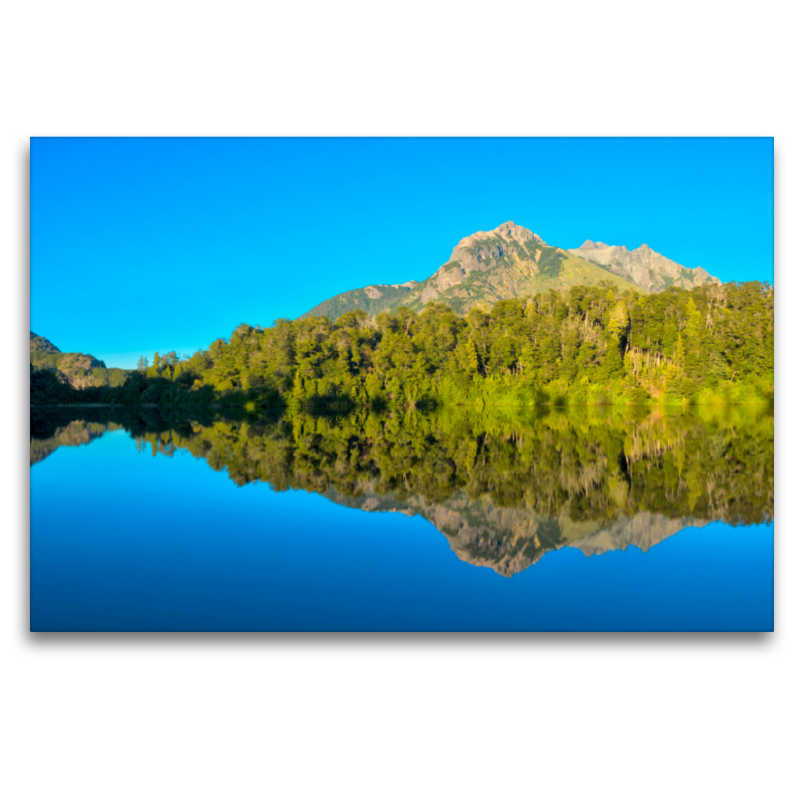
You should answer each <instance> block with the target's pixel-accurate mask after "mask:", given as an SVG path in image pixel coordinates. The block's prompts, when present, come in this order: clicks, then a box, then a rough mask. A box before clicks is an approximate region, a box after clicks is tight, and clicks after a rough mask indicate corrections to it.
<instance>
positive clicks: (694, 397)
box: [31, 282, 774, 412]
mask: <svg viewBox="0 0 800 800" xmlns="http://www.w3.org/2000/svg"><path fill="white" fill-rule="evenodd" d="M773 359H774V288H773V287H772V286H771V285H770V284H766V283H759V282H748V283H728V284H723V285H706V286H701V287H696V288H694V289H692V290H683V289H676V288H671V289H668V290H667V291H665V292H662V293H660V294H649V295H648V294H644V295H643V294H639V293H635V292H632V291H627V290H626V291H620V290H617V289H614V287H613V286H612V285H611V284H603V285H601V286H599V287H589V286H574V287H572V288H571V289H569V290H568V291H567V292H564V293H561V294H559V293H557V292H555V291H550V292H548V293H546V294H538V295H536V296H535V297H525V298H516V299H512V300H501V301H499V302H496V303H495V304H494V305H493V306H492V307H491V308H488V309H482V308H473V309H471V310H470V311H469V312H468V313H467V314H466V315H465V316H459V315H458V314H456V313H455V311H453V309H452V308H450V307H449V306H447V305H444V304H436V303H432V304H429V305H428V306H426V307H425V308H424V310H422V311H421V312H419V313H415V312H414V311H411V310H410V309H407V308H405V307H401V308H399V309H398V310H397V311H395V312H392V313H382V314H379V315H378V316H377V317H375V318H374V319H373V318H370V317H369V316H368V315H367V314H366V313H364V312H361V311H354V312H349V313H347V314H345V315H344V316H342V317H340V318H339V319H338V320H337V321H336V322H335V323H333V322H331V320H329V319H328V318H327V317H308V318H305V319H301V320H294V321H292V320H289V319H279V320H277V321H276V322H275V323H274V324H273V325H271V326H268V327H259V326H250V325H245V324H242V325H239V326H238V327H237V328H236V329H235V330H234V331H233V332H232V333H231V335H230V337H229V338H227V339H217V340H216V341H215V342H213V343H212V344H211V345H210V346H209V347H208V349H206V350H199V351H198V352H196V353H194V354H193V355H191V356H181V355H179V354H177V353H175V352H168V353H165V354H159V353H155V354H154V355H153V357H152V360H150V359H149V358H145V357H144V356H142V357H141V358H140V359H139V365H138V369H137V370H136V371H134V372H133V373H132V374H131V375H129V376H128V378H127V380H126V381H125V382H124V384H123V385H121V386H103V387H92V388H87V389H82V390H79V389H73V388H71V387H69V386H67V385H65V384H63V383H61V382H60V381H58V379H57V377H56V376H55V375H54V374H53V373H51V372H48V371H47V370H36V369H34V367H33V365H32V366H31V402H32V403H33V404H48V403H112V404H119V405H151V404H155V405H164V406H170V407H176V408H192V407H199V406H206V407H209V406H210V407H240V408H242V409H246V410H247V411H250V412H257V411H261V410H264V409H268V408H272V409H276V408H277V409H279V408H291V409H295V410H307V411H316V412H331V411H337V412H341V411H344V410H347V409H352V408H357V407H364V406H368V407H372V408H384V407H393V408H397V407H411V408H420V409H423V408H435V407H438V406H446V405H451V404H461V405H469V406H476V407H478V408H480V407H483V406H485V405H492V406H495V405H509V406H537V405H555V406H557V405H604V404H623V405H647V404H654V403H658V404H680V405H685V404H700V405H702V404H758V403H769V402H771V401H772V399H773V396H774V360H773Z"/></svg>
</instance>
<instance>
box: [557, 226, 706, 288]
mask: <svg viewBox="0 0 800 800" xmlns="http://www.w3.org/2000/svg"><path fill="white" fill-rule="evenodd" d="M569 252H570V253H572V254H573V255H576V256H579V257H580V258H583V259H586V260H587V261H592V262H594V263H595V264H599V265H600V266H602V267H605V268H606V269H607V270H608V271H609V272H612V273H613V274H614V275H618V276H619V277H620V278H624V279H626V280H629V281H631V282H633V283H635V284H636V285H637V286H639V287H640V288H642V289H644V291H646V292H650V293H653V292H663V291H664V290H665V289H669V288H670V287H671V286H675V287H677V288H678V289H692V288H693V287H695V286H703V285H704V284H707V283H715V284H719V283H720V280H719V278H715V277H714V276H713V275H709V273H708V272H706V271H705V270H704V269H703V268H702V267H695V268H694V269H688V268H687V267H684V266H682V265H681V264H677V263H676V262H674V261H670V260H669V259H668V258H666V257H664V256H662V255H661V253H657V252H656V251H655V250H652V249H650V248H649V247H648V246H647V245H646V244H643V245H642V246H641V247H637V248H636V249H635V250H628V248H627V247H625V245H620V246H617V245H608V244H604V243H603V242H593V241H591V240H590V239H587V240H586V241H585V242H584V243H583V244H582V245H581V246H580V247H577V248H574V249H572V250H570V251H569Z"/></svg>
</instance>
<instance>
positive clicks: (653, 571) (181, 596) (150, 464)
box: [31, 429, 773, 631]
mask: <svg viewBox="0 0 800 800" xmlns="http://www.w3.org/2000/svg"><path fill="white" fill-rule="evenodd" d="M190 449H191V448H189V449H186V448H183V449H182V448H180V447H177V448H174V449H172V450H171V452H170V454H169V456H167V455H165V454H163V453H159V454H158V455H155V456H154V455H153V445H152V444H151V443H143V442H142V441H141V440H139V441H135V440H134V438H132V436H131V434H130V433H129V432H128V431H126V430H124V429H118V430H108V431H107V432H105V433H103V434H102V435H100V436H97V437H96V438H94V439H93V440H92V441H91V442H90V443H88V444H86V445H83V446H60V447H57V448H56V449H55V450H54V451H53V452H51V453H50V454H49V455H47V457H45V458H44V459H43V460H41V461H38V462H37V463H35V464H33V465H32V467H31V629H32V630H34V631H327V630H344V631H362V630H382V631H383V630H404V631H409V630H410V631H427V630H434V631H438V630H447V631H472V630H476V631H507V630H510V631H514V630H535V631H573V630H576V631H595V630H598V631H606V630H613V631H627V630H652V631H676V630H678V631H690V630H691V631H694V630H699V631H769V630H772V628H773V524H772V522H771V521H770V522H765V523H762V524H739V525H731V524H726V523H725V522H721V521H714V520H711V521H708V520H701V521H699V522H698V524H699V525H701V527H693V526H686V527H680V523H679V525H678V526H677V527H678V530H676V532H674V533H673V532H668V533H667V534H665V535H663V536H662V538H661V539H660V540H659V541H657V542H655V543H653V544H652V545H651V546H649V547H648V548H647V549H646V552H643V550H642V549H640V548H639V547H637V546H636V545H635V544H629V545H628V546H626V547H625V549H621V548H618V547H615V546H613V547H611V548H607V549H605V551H603V552H596V553H595V554H592V555H586V554H585V552H584V551H583V550H581V549H578V547H575V546H557V547H554V548H553V549H551V550H549V551H548V552H544V554H543V555H539V556H536V557H534V558H533V563H530V564H529V565H527V566H525V564H524V563H523V564H519V563H518V564H517V566H516V567H515V566H513V565H512V566H511V567H507V568H504V569H505V572H506V573H507V574H501V572H502V570H500V571H498V569H500V568H498V569H495V568H492V566H491V565H489V566H486V565H481V564H480V563H474V562H480V558H481V557H482V556H481V557H478V556H475V557H474V558H472V561H470V560H469V557H467V556H464V554H463V553H462V555H461V556H459V555H457V554H456V552H455V549H454V547H455V546H453V547H451V543H450V540H449V536H450V535H452V531H451V532H450V533H443V532H440V531H439V530H437V528H436V527H435V526H434V524H433V523H432V522H431V521H429V520H428V519H425V518H424V517H423V516H422V515H420V514H416V515H412V512H411V511H408V510H406V513H391V512H389V511H380V510H369V509H367V510H364V509H362V508H351V507H347V506H346V505H343V504H341V503H339V502H335V498H334V499H331V498H330V497H325V496H322V495H320V494H317V493H314V492H310V491H306V490H302V489H291V488H290V489H286V490H284V491H275V490H274V489H273V488H272V487H271V486H270V485H269V483H267V482H263V481H255V482H250V483H245V485H237V484H236V483H235V482H234V481H233V480H231V477H230V476H229V471H230V468H229V467H226V466H220V465H216V469H212V468H211V467H210V462H209V461H207V460H206V459H204V458H200V457H197V456H195V455H192V453H191V452H190V451H189V450H190ZM623 460H624V459H623ZM615 469H617V465H616V464H615ZM622 469H624V464H623V467H622ZM685 470H686V468H685V467H684V468H683V473H684V474H685ZM665 480H666V481H667V482H669V480H671V478H669V476H667V479H665ZM608 485H609V486H611V489H609V490H608V491H609V492H612V493H613V492H614V491H617V490H616V489H614V487H615V486H616V485H617V484H615V483H613V482H611V483H608ZM698 491H700V489H698ZM665 493H667V494H668V492H667V490H666V489H665ZM479 502H482V503H483V506H482V508H483V509H484V511H485V510H486V503H485V501H479ZM620 502H622V501H620ZM470 509H471V510H470V513H471V514H473V517H470V518H471V519H473V518H474V512H475V508H474V507H472V506H470ZM489 511H491V512H492V513H494V512H493V511H492V509H489ZM433 513H434V512H430V513H428V512H426V514H427V516H428V517H429V518H431V517H432V515H433ZM481 513H484V512H481ZM487 513H488V512H487ZM707 516H710V515H707ZM768 518H769V519H770V520H771V509H769V515H768ZM647 519H650V518H649V517H648V518H647ZM659 519H660V517H659ZM473 521H474V519H473ZM623 522H624V520H623ZM448 524H450V523H448ZM474 524H479V523H477V522H476V523H474ZM480 524H483V523H480ZM498 524H503V523H498ZM515 524H516V523H515ZM593 524H594V527H595V528H597V524H596V523H593ZM601 527H602V526H601ZM673 527H676V526H675V525H674V524H673ZM640 528H641V525H640ZM543 530H545V528H544V527H541V528H540V531H543ZM645 532H646V531H645ZM537 541H538V540H537ZM509 547H511V545H509ZM512 549H513V548H512ZM584 549H586V548H584ZM595 549H597V548H595ZM600 549H601V550H602V548H600ZM531 552H532V551H531ZM518 558H519V557H518Z"/></svg>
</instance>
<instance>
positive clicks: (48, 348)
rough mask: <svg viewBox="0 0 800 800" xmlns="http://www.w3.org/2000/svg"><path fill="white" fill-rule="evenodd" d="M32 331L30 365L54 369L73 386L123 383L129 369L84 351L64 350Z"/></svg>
mask: <svg viewBox="0 0 800 800" xmlns="http://www.w3.org/2000/svg"><path fill="white" fill-rule="evenodd" d="M30 334H31V368H32V369H35V370H49V371H50V372H54V373H55V374H56V377H57V378H58V379H59V380H60V381H61V382H62V383H67V384H69V385H70V386H72V388H73V389H86V388H88V387H91V386H121V385H122V384H123V383H124V382H125V378H126V377H127V376H128V374H129V370H125V369H116V368H114V367H112V368H110V369H108V368H107V367H106V365H105V362H103V361H100V360H99V359H97V358H95V357H94V356H92V355H85V354H84V353H62V352H61V350H59V349H58V347H56V346H55V345H54V344H53V343H52V342H51V341H49V340H48V339H45V338H44V336H38V335H37V334H35V333H34V332H33V331H31V332H30Z"/></svg>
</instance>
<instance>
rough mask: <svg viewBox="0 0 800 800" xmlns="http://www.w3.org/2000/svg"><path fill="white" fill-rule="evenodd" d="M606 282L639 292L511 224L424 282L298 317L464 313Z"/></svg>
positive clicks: (471, 239) (469, 243)
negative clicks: (435, 307) (431, 307)
mask: <svg viewBox="0 0 800 800" xmlns="http://www.w3.org/2000/svg"><path fill="white" fill-rule="evenodd" d="M601 281H608V282H610V283H611V284H612V285H614V286H615V287H616V288H621V289H631V290H633V291H640V289H639V287H638V286H637V285H636V284H635V283H633V282H632V281H631V280H630V279H629V278H627V277H625V276H621V275H618V274H616V273H614V272H612V271H610V270H608V269H607V268H606V267H605V266H601V265H599V264H597V263H595V262H594V261H592V260H589V259H585V258H583V257H581V256H579V255H575V254H574V253H571V252H568V251H566V250H562V249H561V248H558V247H551V246H549V245H548V244H547V243H546V242H545V241H544V240H543V239H542V238H541V236H538V235H537V234H535V233H533V232H532V231H530V230H528V229H527V228H523V227H522V226H521V225H517V224H516V223H514V222H505V223H503V224H502V225H500V226H499V227H497V228H495V229H494V230H491V231H478V232H477V233H473V234H472V235H471V236H467V237H466V238H464V239H462V240H461V241H460V242H459V243H458V244H457V245H456V246H455V248H453V251H452V253H451V254H450V258H449V259H448V260H447V261H446V262H445V263H444V264H442V266H441V267H439V269H437V270H436V272H434V273H433V275H431V276H430V277H429V278H426V279H425V280H424V281H422V282H420V283H418V282H416V281H408V282H406V283H402V284H394V285H392V286H386V285H383V284H375V285H372V286H366V287H364V288H363V289H354V290H352V291H349V292H344V293H342V294H339V295H336V296H335V297H332V298H330V299H329V300H326V301H325V302H323V303H320V304H319V305H318V306H315V307H314V308H312V309H311V310H310V311H308V312H306V313H305V314H303V316H302V317H301V319H302V318H303V317H309V316H327V317H330V318H331V319H337V318H338V317H340V316H341V315H342V314H345V313H347V312H348V311H355V310H356V309H361V310H363V311H365V312H366V313H367V314H369V315H370V316H375V315H377V314H379V313H381V312H382V311H392V310H394V309H396V308H399V307H400V306H403V305H405V306H408V307H409V308H410V309H412V310H413V311H420V310H421V309H422V308H423V307H424V306H425V305H427V304H428V303H431V302H442V303H448V304H449V305H451V306H452V307H453V308H454V309H455V310H456V311H457V312H458V313H461V314H464V313H466V312H467V311H469V309H470V308H472V307H474V306H477V305H484V306H486V307H489V306H491V305H493V304H494V303H496V302H497V301H498V300H507V299H511V298H513V297H522V296H528V295H535V294H537V293H538V292H546V291H548V290H549V289H555V290H557V291H560V290H563V289H568V288H569V287H570V286H576V285H587V286H596V285H597V284H599V283H600V282H601Z"/></svg>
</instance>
